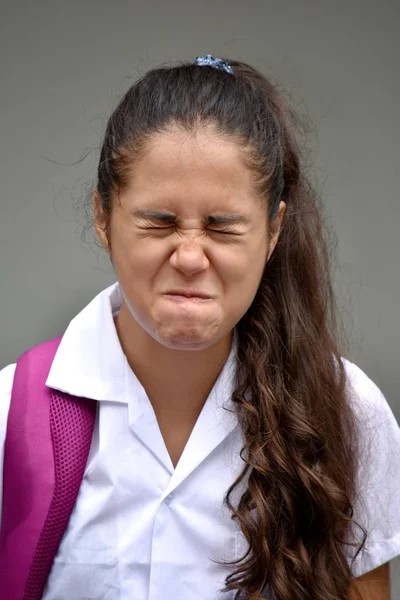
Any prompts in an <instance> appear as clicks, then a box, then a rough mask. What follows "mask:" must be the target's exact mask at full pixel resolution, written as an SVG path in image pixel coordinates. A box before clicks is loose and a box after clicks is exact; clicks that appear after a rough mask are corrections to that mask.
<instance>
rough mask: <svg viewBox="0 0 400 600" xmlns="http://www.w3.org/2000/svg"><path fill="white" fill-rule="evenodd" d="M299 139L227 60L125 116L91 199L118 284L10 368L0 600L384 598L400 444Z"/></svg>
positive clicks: (205, 65) (161, 86)
mask: <svg viewBox="0 0 400 600" xmlns="http://www.w3.org/2000/svg"><path fill="white" fill-rule="evenodd" d="M295 130H296V125H295V120H294V117H293V114H292V113H291V111H290V110H289V108H288V107H287V106H286V105H285V103H284V100H283V98H282V96H281V95H280V94H279V92H278V90H277V88H276V87H274V86H273V85H272V84H271V83H270V81H268V79H266V78H265V77H264V76H263V75H262V74H261V73H259V72H258V71H257V70H256V69H254V68H252V67H251V66H249V65H247V64H245V63H242V62H238V61H233V60H230V61H226V60H221V59H215V58H213V57H212V56H210V55H207V56H205V57H201V58H197V59H196V61H195V62H194V63H188V64H187V63H183V64H180V65H178V66H174V67H171V68H169V67H163V68H157V69H153V70H151V71H149V72H148V73H147V74H146V75H145V76H144V77H142V78H141V79H140V80H139V81H137V82H136V83H135V84H134V85H133V86H132V87H131V88H130V89H129V90H128V92H127V93H126V95H125V96H124V98H123V99H122V101H121V102H120V104H119V106H118V107H117V108H116V109H115V111H114V112H113V114H112V115H111V117H110V119H109V121H108V124H107V128H106V133H105V137H104V142H103V145H102V149H101V155H100V161H99V166H98V178H97V185H96V189H95V191H94V193H93V204H94V216H95V228H96V232H97V236H98V239H99V240H100V242H101V244H102V246H103V247H104V249H105V251H106V252H108V253H109V255H110V260H111V261H112V264H113V266H114V269H115V273H116V279H117V283H116V284H115V285H113V286H112V287H110V288H109V289H106V290H104V291H103V292H101V293H100V294H99V295H98V296H97V297H96V298H95V299H94V300H93V301H92V302H91V303H90V304H89V305H88V306H87V307H86V308H84V309H83V311H82V312H81V313H80V314H78V315H77V316H76V317H75V318H74V319H73V320H72V322H71V323H70V325H69V326H68V328H67V330H66V331H65V332H64V334H63V336H62V339H61V340H57V341H56V342H54V343H53V342H52V343H50V344H47V345H41V346H39V347H38V348H35V349H33V350H31V351H29V352H28V353H27V354H26V355H24V356H23V357H22V358H21V359H20V361H19V362H18V367H17V369H16V368H15V365H11V366H9V367H7V368H5V369H4V370H3V371H2V372H1V377H0V411H1V413H0V414H1V415H2V418H1V419H0V443H1V445H2V446H3V442H4V446H5V451H4V469H3V471H4V489H3V492H2V495H3V509H2V529H1V537H0V586H2V590H1V594H0V596H1V598H4V600H22V599H24V600H33V599H37V600H40V598H43V599H44V600H71V599H74V600H75V599H76V600H78V599H82V600H95V599H104V600H131V599H135V600H161V599H162V600H175V599H180V600H194V599H196V600H216V599H220V600H224V599H225V600H229V599H233V598H239V597H240V598H246V599H253V600H256V599H259V598H268V599H270V600H272V599H274V600H345V599H348V598H356V597H358V598H360V599H361V600H370V599H372V598H379V599H380V600H384V599H387V598H388V597H389V596H388V569H387V563H388V561H389V560H391V559H392V558H393V557H395V556H397V555H399V554H400V516H399V513H400V510H399V500H398V498H399V496H400V432H399V429H398V426H397V424H396V421H395V418H394V416H393V413H392V412H391V410H390V408H389V406H388V404H387V402H386V400H385V398H384V396H383V395H382V393H381V392H380V390H379V389H378V388H377V386H376V385H375V384H374V383H373V382H372V381H371V380H370V379H369V378H368V377H367V375H366V374H365V373H364V372H363V371H361V370H360V369H359V368H358V367H357V366H356V365H355V364H353V363H351V362H350V361H348V360H346V359H345V358H344V357H343V356H342V351H341V347H340V344H339V340H338V333H337V327H336V325H335V311H334V305H335V303H334V296H333V291H332V285H331V282H330V278H329V274H330V259H329V253H328V249H327V241H326V232H325V229H324V226H323V221H322V216H321V212H320V208H319V204H318V200H317V198H316V195H315V193H314V191H313V189H312V187H311V185H310V183H309V181H308V180H307V178H306V174H305V170H304V167H303V166H302V162H301V157H300V153H299V149H298V145H297V144H296V140H295ZM46 361H47V362H46ZM48 407H50V408H48ZM46 411H48V412H46ZM47 414H48V417H47V416H46V417H44V416H43V417H42V415H47ZM77 415H78V416H77ZM91 415H92V416H91ZM91 419H92V420H91ZM82 424H83V425H82ZM46 444H47V446H46ZM49 444H52V445H50V446H49ZM89 447H90V450H89ZM71 457H74V458H73V459H72V458H71ZM76 457H78V458H76ZM82 457H84V458H82ZM48 465H50V467H49V466H48ZM60 465H64V466H62V468H61V467H60ZM71 465H72V466H71ZM53 471H54V472H55V476H54V477H55V482H54V485H53V483H50V484H49V483H48V482H49V481H50V479H51V477H52V476H53V475H54V474H53ZM0 481H1V479H0ZM42 505H43V506H42ZM43 507H45V508H43ZM40 511H42V513H43V514H44V518H43V520H42V521H40V519H39V516H38V515H39V513H40ZM42 513H40V514H42ZM38 523H39V525H38ZM55 540H56V542H55Z"/></svg>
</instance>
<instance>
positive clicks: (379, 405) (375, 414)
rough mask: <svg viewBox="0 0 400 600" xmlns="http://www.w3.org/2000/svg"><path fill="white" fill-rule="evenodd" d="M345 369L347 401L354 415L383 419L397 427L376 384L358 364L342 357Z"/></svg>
mask: <svg viewBox="0 0 400 600" xmlns="http://www.w3.org/2000/svg"><path fill="white" fill-rule="evenodd" d="M342 362H343V364H344V367H345V370H346V378H347V381H346V384H347V393H348V397H349V401H350V403H351V405H352V407H353V409H354V412H355V414H356V416H358V418H359V419H361V420H362V421H364V423H365V419H366V420H367V421H368V422H370V423H371V422H374V421H375V422H379V421H381V422H382V421H384V422H386V423H388V424H390V425H391V426H392V427H394V428H395V429H396V428H397V429H398V424H397V421H396V418H395V416H394V414H393V411H392V409H391V407H390V406H389V403H388V401H387V399H386V397H385V395H384V394H383V392H382V390H381V389H380V388H379V387H378V385H377V384H376V383H375V382H374V381H373V380H372V379H371V377H369V376H368V375H367V373H365V371H363V370H362V369H361V368H360V367H359V366H358V365H356V364H355V363H353V362H351V361H350V360H348V359H346V358H342Z"/></svg>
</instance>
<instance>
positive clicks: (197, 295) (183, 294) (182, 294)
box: [164, 290, 212, 300]
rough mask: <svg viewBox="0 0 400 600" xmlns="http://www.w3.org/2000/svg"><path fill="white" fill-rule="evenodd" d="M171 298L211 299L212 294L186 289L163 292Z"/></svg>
mask: <svg viewBox="0 0 400 600" xmlns="http://www.w3.org/2000/svg"><path fill="white" fill-rule="evenodd" d="M164 295H165V296H168V297H169V298H171V299H172V300H212V296H209V295H208V294H204V293H203V292H199V291H197V290H195V291H188V290H170V291H168V292H166V293H165V294H164Z"/></svg>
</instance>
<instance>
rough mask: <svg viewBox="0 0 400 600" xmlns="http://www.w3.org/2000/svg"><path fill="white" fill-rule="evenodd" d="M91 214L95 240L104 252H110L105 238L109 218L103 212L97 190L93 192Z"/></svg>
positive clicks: (106, 237)
mask: <svg viewBox="0 0 400 600" xmlns="http://www.w3.org/2000/svg"><path fill="white" fill-rule="evenodd" d="M93 212H94V226H95V229H96V235H97V239H98V240H99V242H100V244H101V245H102V246H103V248H104V250H106V252H110V243H109V240H108V236H107V225H108V220H109V216H108V215H107V214H106V212H105V211H104V208H103V203H102V200H101V196H100V194H99V192H98V191H97V190H96V191H95V192H93Z"/></svg>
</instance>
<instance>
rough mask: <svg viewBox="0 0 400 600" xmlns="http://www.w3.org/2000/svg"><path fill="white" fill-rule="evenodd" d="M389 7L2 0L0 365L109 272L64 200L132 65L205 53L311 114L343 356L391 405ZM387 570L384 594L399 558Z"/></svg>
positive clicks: (77, 304)
mask: <svg viewBox="0 0 400 600" xmlns="http://www.w3.org/2000/svg"><path fill="white" fill-rule="evenodd" d="M399 18H400V3H399V2H398V0H391V1H390V2H385V1H382V2H378V1H375V2H373V1H371V0H336V1H335V2H333V1H330V2H327V1H326V0H323V1H321V0H293V1H292V2H291V1H289V0H273V1H268V0H264V1H259V2H255V1H252V0H246V2H227V1H224V2H218V1H215V2H208V3H207V2H194V1H193V0H192V1H190V0H189V1H188V0H186V1H185V0H180V1H177V0H168V2H166V1H165V0H157V1H153V2H144V1H140V2H139V1H133V0H114V1H113V2H110V1H105V0H96V1H95V0H86V1H82V0H80V1H79V2H78V1H77V0H69V1H68V2H61V1H60V0H52V1H50V0H48V1H44V0H36V1H35V2H31V1H30V0H22V1H18V0H14V1H12V2H11V1H9V0H2V2H1V16H0V23H1V25H0V61H1V71H0V73H1V79H0V89H1V94H0V115H1V142H0V193H1V195H0V202H1V213H0V214H1V217H0V261H1V262H0V268H1V271H0V273H1V282H2V283H1V295H0V333H1V344H0V367H2V366H4V365H6V364H8V363H10V362H14V361H15V360H16V358H17V357H18V355H19V354H20V353H21V352H23V351H24V350H25V349H27V348H28V347H30V346H32V345H33V344H35V343H38V342H40V341H43V340H46V339H49V338H51V337H54V336H56V335H58V334H61V333H62V331H63V330H64V328H65V327H66V325H67V324H68V322H69V320H70V319H71V318H72V317H73V316H74V315H75V314H76V313H77V312H78V311H79V310H80V309H81V308H82V307H83V306H84V305H85V304H86V303H87V302H88V301H89V300H90V299H91V298H92V297H93V296H94V295H95V294H96V293H97V292H98V291H100V290H101V289H102V288H103V287H105V286H106V285H108V284H109V283H111V282H112V281H114V277H113V272H112V269H111V267H110V266H109V264H108V261H107V259H106V258H105V257H104V256H103V255H102V254H101V252H100V251H99V250H97V249H96V247H95V246H93V244H91V245H90V244H87V243H83V242H82V241H81V233H82V227H81V222H82V217H83V215H82V214H81V213H78V215H77V214H76V212H75V211H74V209H73V206H74V204H76V203H78V204H79V202H80V201H81V199H82V197H83V196H84V193H85V186H88V185H90V184H91V182H92V180H93V178H94V176H95V169H96V161H97V158H98V146H99V144H100V140H101V135H102V133H103V131H104V126H105V121H106V118H107V117H108V115H109V113H110V110H111V109H112V108H113V107H114V106H115V105H116V103H117V101H118V99H119V97H120V96H121V94H122V93H123V92H124V91H125V90H126V89H127V88H128V87H129V85H130V84H131V83H132V81H133V80H134V79H135V78H136V77H137V76H138V75H140V74H142V73H143V72H144V71H146V69H148V68H150V67H152V66H155V65H157V64H160V63H163V62H165V61H171V60H179V59H194V57H195V56H196V55H199V54H200V55H203V54H207V53H212V54H213V55H214V56H231V57H233V58H238V59H242V60H245V61H247V62H250V63H252V64H254V65H255V66H256V67H258V68H259V69H261V70H262V71H263V72H265V73H266V74H268V75H271V76H272V77H273V78H277V79H279V80H280V81H281V82H282V84H283V85H284V86H285V87H286V89H287V90H288V92H289V93H290V94H291V95H292V96H293V101H294V105H295V106H296V107H297V108H298V109H299V110H300V111H301V112H305V113H307V114H308V115H309V117H310V118H311V120H312V123H313V127H312V130H311V132H310V135H309V145H310V148H311V149H312V150H313V152H314V165H315V171H314V172H315V175H316V177H317V178H318V181H319V182H320V186H321V190H322V193H323V197H324V200H325V202H326V205H327V209H328V212H329V214H330V217H331V224H332V225H333V226H334V227H335V228H336V232H337V236H338V258H339V264H340V268H339V269H338V270H337V271H336V275H335V287H336V291H337V295H338V299H339V302H340V304H341V306H342V307H343V311H344V315H345V323H346V327H347V332H348V335H349V338H350V342H351V343H350V347H349V351H348V355H347V356H348V358H350V359H351V360H353V361H354V362H356V363H357V364H358V365H359V366H360V367H361V368H362V369H363V370H364V371H366V373H367V374H368V375H369V376H370V377H371V378H372V379H373V380H374V381H375V382H376V383H377V384H378V385H379V387H380V388H381V389H382V391H383V392H384V394H385V396H386V398H387V400H388V402H389V404H390V405H391V407H392V409H393V411H394V413H395V414H396V416H397V419H398V420H399V419H400V400H399V395H398V390H399V384H400V375H399V373H400V369H399V363H398V355H399V353H398V340H399V334H400V324H399V323H400V320H399V318H398V314H397V309H398V306H399V305H400V278H399V267H398V265H399V259H400V252H399V247H398V239H399V238H398V233H399V232H398V229H399V224H400V220H399V212H400V203H399V192H398V189H399V185H398V173H399V149H398V143H399V140H400V121H399V117H398V107H399V96H400V93H399V92H400V84H399V75H398V72H399V65H400V61H399V54H400V44H399V32H398V27H399ZM88 151H90V153H89V155H88V157H87V158H86V159H85V160H84V161H83V162H80V163H79V164H77V165H75V166H74V165H73V164H72V163H74V162H76V161H77V160H78V159H79V158H81V157H82V156H83V155H84V154H85V153H86V152H88ZM51 161H54V162H51ZM56 163H58V164H56ZM79 214H80V216H79ZM392 577H393V579H394V580H397V582H396V581H394V585H393V591H392V596H393V598H397V597H400V569H399V562H398V561H395V562H394V563H392ZM396 590H397V592H396Z"/></svg>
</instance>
